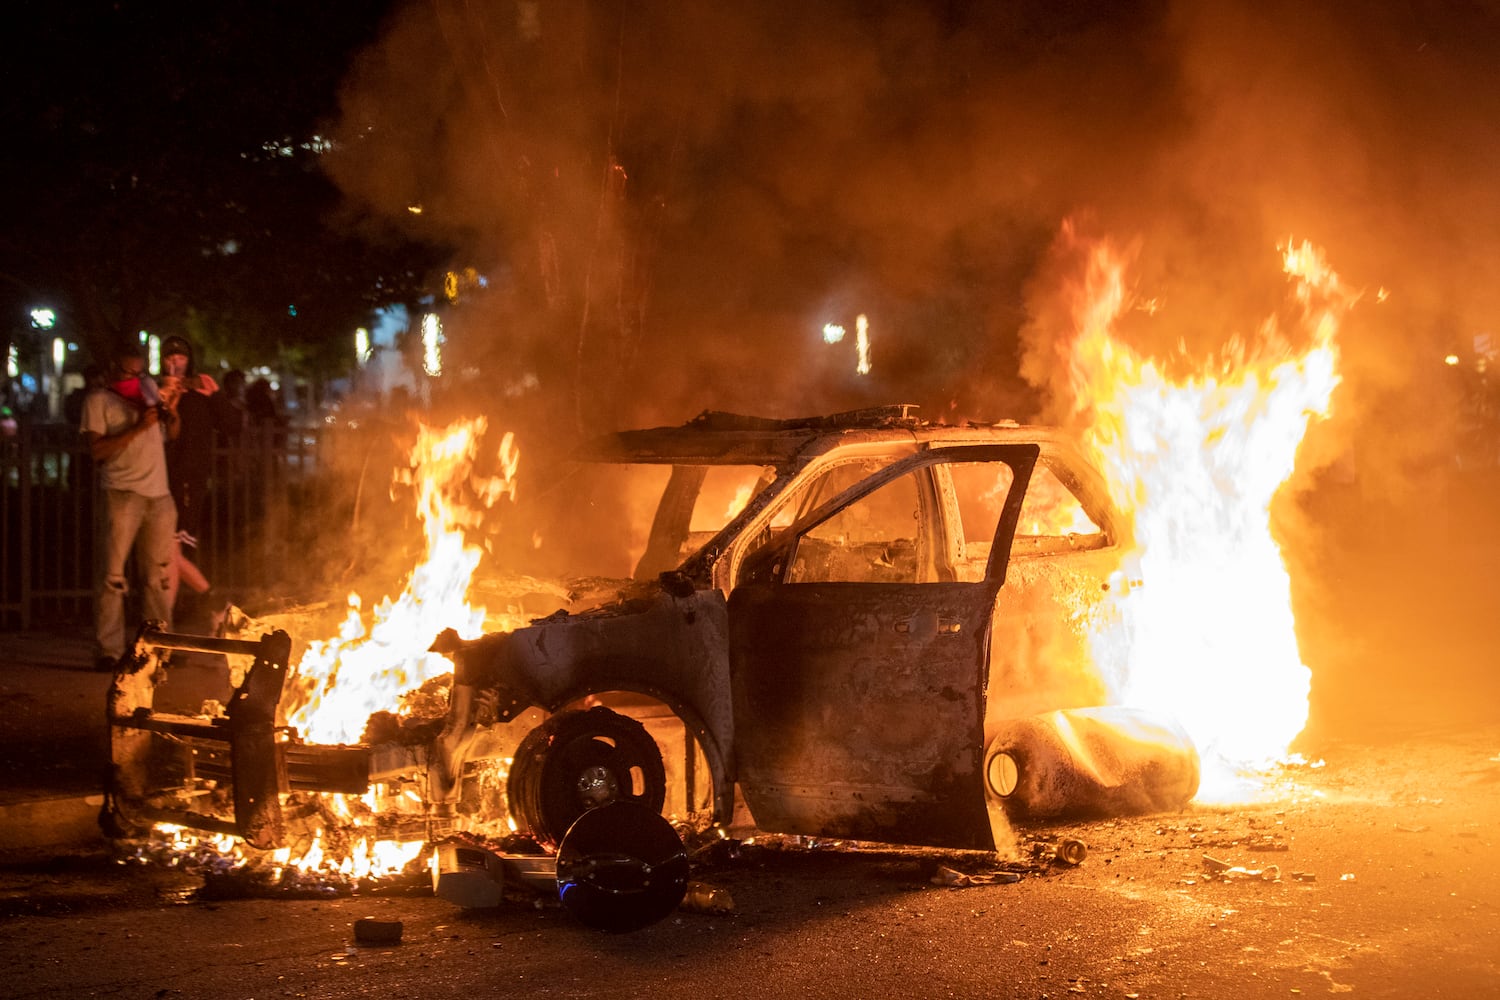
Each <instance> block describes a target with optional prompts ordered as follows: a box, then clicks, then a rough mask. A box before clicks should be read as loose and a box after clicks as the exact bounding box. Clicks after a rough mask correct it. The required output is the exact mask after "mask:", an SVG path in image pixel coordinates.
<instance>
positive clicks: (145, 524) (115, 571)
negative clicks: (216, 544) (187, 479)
mask: <svg viewBox="0 0 1500 1000" xmlns="http://www.w3.org/2000/svg"><path fill="white" fill-rule="evenodd" d="M100 495H101V498H102V500H103V502H104V515H103V518H102V519H101V521H100V522H99V525H98V530H99V532H100V535H99V536H98V537H96V544H98V543H100V542H102V543H103V544H102V548H103V550H104V557H103V559H102V561H101V563H100V565H99V574H100V575H99V581H98V589H97V590H96V592H95V596H94V633H95V636H96V637H97V639H98V642H99V652H100V654H101V655H103V656H108V657H111V658H118V657H119V656H120V655H121V654H123V653H124V652H125V594H126V593H127V591H128V590H129V585H128V583H127V581H126V579H125V560H126V558H127V557H129V555H130V552H131V549H132V548H133V549H134V550H135V565H136V572H137V573H138V574H139V575H140V578H141V596H142V599H143V600H142V603H143V608H142V610H143V611H144V613H145V616H146V618H148V619H153V618H154V619H159V620H160V621H161V622H162V624H163V626H164V627H165V628H167V629H170V628H171V627H172V606H171V604H169V603H168V601H167V593H168V588H169V587H170V586H171V583H172V580H171V573H170V571H171V568H172V558H173V555H174V553H175V551H176V545H177V506H176V504H174V503H173V502H172V497H171V496H170V495H168V496H161V497H143V496H141V495H140V494H139V493H132V492H130V491H129V490H103V491H101V494H100Z"/></svg>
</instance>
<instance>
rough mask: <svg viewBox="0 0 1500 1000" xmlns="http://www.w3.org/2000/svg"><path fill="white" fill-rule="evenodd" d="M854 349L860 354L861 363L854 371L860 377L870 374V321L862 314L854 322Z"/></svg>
mask: <svg viewBox="0 0 1500 1000" xmlns="http://www.w3.org/2000/svg"><path fill="white" fill-rule="evenodd" d="M854 347H855V350H857V351H858V352H859V362H858V363H857V364H856V365H855V366H854V371H855V372H856V373H857V374H859V375H868V374H870V321H869V320H868V319H866V318H865V314H864V313H860V314H859V315H858V316H857V317H855V320H854Z"/></svg>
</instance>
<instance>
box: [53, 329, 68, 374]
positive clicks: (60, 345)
mask: <svg viewBox="0 0 1500 1000" xmlns="http://www.w3.org/2000/svg"><path fill="white" fill-rule="evenodd" d="M67 360H68V342H67V341H66V340H63V339H62V338H61V337H53V338H52V370H53V371H55V372H57V374H59V375H61V374H62V370H63V362H65V361H67Z"/></svg>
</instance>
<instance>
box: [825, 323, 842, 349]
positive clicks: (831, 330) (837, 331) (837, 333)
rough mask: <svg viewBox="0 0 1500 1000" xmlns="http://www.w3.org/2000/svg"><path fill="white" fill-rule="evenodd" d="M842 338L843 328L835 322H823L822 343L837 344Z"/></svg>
mask: <svg viewBox="0 0 1500 1000" xmlns="http://www.w3.org/2000/svg"><path fill="white" fill-rule="evenodd" d="M843 339H844V328H843V327H841V326H839V325H838V324H837V323H824V324H823V343H825V344H837V343H838V342H839V341H841V340H843Z"/></svg>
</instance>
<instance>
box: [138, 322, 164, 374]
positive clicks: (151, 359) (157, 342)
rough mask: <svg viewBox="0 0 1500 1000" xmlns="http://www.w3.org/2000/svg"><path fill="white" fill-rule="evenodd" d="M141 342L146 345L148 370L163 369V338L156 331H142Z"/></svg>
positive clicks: (157, 370) (156, 370)
mask: <svg viewBox="0 0 1500 1000" xmlns="http://www.w3.org/2000/svg"><path fill="white" fill-rule="evenodd" d="M141 343H143V344H145V345H146V370H147V371H148V372H159V371H161V338H160V337H158V336H157V335H156V334H154V333H147V332H146V331H145V330H142V331H141Z"/></svg>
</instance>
